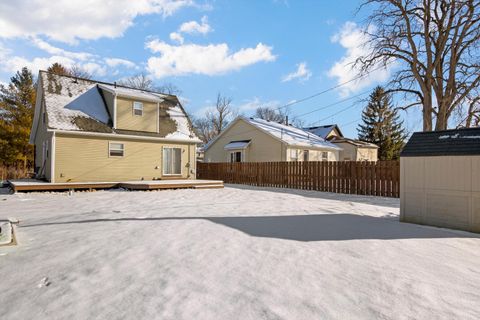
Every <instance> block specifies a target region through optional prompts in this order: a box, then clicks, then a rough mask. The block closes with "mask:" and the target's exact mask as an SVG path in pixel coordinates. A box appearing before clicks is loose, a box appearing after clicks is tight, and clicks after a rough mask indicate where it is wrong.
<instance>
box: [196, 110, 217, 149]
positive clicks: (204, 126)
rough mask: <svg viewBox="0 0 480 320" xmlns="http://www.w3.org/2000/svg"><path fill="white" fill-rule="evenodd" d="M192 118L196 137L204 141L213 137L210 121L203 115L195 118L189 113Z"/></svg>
mask: <svg viewBox="0 0 480 320" xmlns="http://www.w3.org/2000/svg"><path fill="white" fill-rule="evenodd" d="M190 119H191V120H192V124H193V127H194V128H195V131H196V133H197V135H198V137H199V138H200V139H201V140H202V141H203V142H204V143H207V142H208V141H210V140H212V139H213V138H214V137H215V134H214V131H213V126H212V123H211V122H210V121H209V120H208V119H207V118H205V117H202V118H196V117H194V116H191V115H190Z"/></svg>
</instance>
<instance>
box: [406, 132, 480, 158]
mask: <svg viewBox="0 0 480 320" xmlns="http://www.w3.org/2000/svg"><path fill="white" fill-rule="evenodd" d="M456 155H458V156H460V155H461V156H464V155H480V128H468V129H455V130H445V131H433V132H415V133H414V134H413V135H412V137H411V138H410V140H409V141H408V143H407V144H406V145H405V147H404V148H403V150H402V153H401V155H400V156H402V157H422V156H456Z"/></svg>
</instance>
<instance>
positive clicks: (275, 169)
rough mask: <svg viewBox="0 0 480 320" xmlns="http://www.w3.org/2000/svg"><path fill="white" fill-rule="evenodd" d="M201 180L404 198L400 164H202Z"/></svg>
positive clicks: (315, 162)
mask: <svg viewBox="0 0 480 320" xmlns="http://www.w3.org/2000/svg"><path fill="white" fill-rule="evenodd" d="M197 177H198V178H199V179H214V180H223V181H224V182H225V183H236V184H248V185H253V186H261V187H275V188H293V189H304V190H318V191H326V192H336V193H347V194H361V195H372V196H383V197H396V198H398V197H399V196H400V163H399V161H378V162H370V161H368V162H367V161H362V162H354V161H336V162H321V161H309V162H237V163H202V162H199V163H197Z"/></svg>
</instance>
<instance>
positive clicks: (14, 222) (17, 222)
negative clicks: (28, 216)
mask: <svg viewBox="0 0 480 320" xmlns="http://www.w3.org/2000/svg"><path fill="white" fill-rule="evenodd" d="M8 221H10V223H13V224H19V223H20V220H18V219H17V218H13V217H10V218H8Z"/></svg>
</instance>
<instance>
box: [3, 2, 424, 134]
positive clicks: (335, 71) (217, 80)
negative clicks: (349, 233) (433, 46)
mask: <svg viewBox="0 0 480 320" xmlns="http://www.w3.org/2000/svg"><path fill="white" fill-rule="evenodd" d="M358 5H359V1H357V0H342V1H326V0H325V1H323V0H322V1H314V0H311V1H306V0H305V1H292V0H290V1H287V0H285V1H282V0H277V1H275V0H263V1H260V0H259V1H226V0H216V1H208V0H207V1H194V0H180V1H172V0H138V1H127V0H118V1H95V0H83V1H74V0H72V1H61V2H55V1H24V0H21V1H11V2H7V1H5V2H2V3H0V81H1V82H4V83H5V82H8V79H9V77H10V76H11V75H12V74H13V73H14V71H15V70H17V69H19V68H21V67H22V66H24V65H26V66H28V67H29V68H31V69H32V70H33V71H34V72H37V71H38V69H45V68H46V67H47V66H48V65H50V64H51V63H52V62H54V61H59V62H61V63H63V64H65V65H73V64H76V65H79V66H80V67H82V68H84V69H85V70H88V71H89V72H90V73H92V74H93V78H94V79H97V80H104V81H111V82H112V81H116V80H119V79H122V78H124V77H128V76H131V75H134V74H137V73H140V72H145V73H147V74H149V75H150V76H151V77H152V79H153V80H154V81H155V82H156V83H157V84H162V83H165V82H169V83H173V84H175V85H176V86H178V87H179V88H180V89H181V90H182V94H181V96H182V99H183V100H184V105H185V108H186V109H187V110H188V111H189V112H190V113H192V114H194V115H197V116H199V115H201V114H202V113H203V112H204V111H205V110H207V109H208V108H209V107H211V106H212V104H213V101H214V100H215V97H216V95H217V93H222V94H223V95H225V96H229V97H231V98H232V99H233V104H234V106H235V108H237V109H239V112H240V113H243V114H245V115H251V113H252V112H253V111H254V109H255V108H256V107H258V106H271V107H280V106H282V105H284V104H287V103H290V102H292V101H295V100H299V99H301V98H304V97H307V96H310V95H313V94H315V93H318V92H320V91H323V90H325V89H328V88H330V87H333V86H335V85H337V84H339V83H343V82H345V81H348V80H350V79H351V78H353V77H354V76H355V72H354V70H351V68H350V65H349V62H351V61H352V59H354V58H355V57H357V56H359V55H361V53H362V52H363V51H362V50H363V49H362V48H361V44H362V42H363V41H364V38H362V37H363V35H362V34H361V32H360V31H359V22H360V21H361V19H362V16H361V15H355V12H356V9H357V7H358ZM362 14H365V12H363V13H362ZM18 17H22V19H18ZM389 72H390V71H389V70H379V71H378V72H374V73H372V74H370V75H369V76H367V77H365V78H362V79H361V81H356V82H352V83H349V84H348V85H345V86H341V87H340V88H338V89H336V90H332V91H330V92H328V93H325V94H322V95H319V96H318V97H315V98H313V99H310V100H308V101H305V102H302V103H298V104H294V105H292V106H290V107H289V111H290V113H291V114H292V115H301V114H304V113H308V112H311V111H313V110H316V109H319V108H322V107H325V106H328V105H330V104H334V103H337V102H339V101H343V100H346V101H344V102H343V103H338V104H335V105H332V106H330V107H328V108H325V109H323V110H320V111H316V112H312V113H310V114H308V115H306V116H303V117H301V119H302V120H304V121H305V123H306V124H330V123H337V124H339V125H340V127H341V128H342V130H343V131H344V133H345V134H346V135H348V136H350V137H356V124H357V122H358V120H359V119H360V114H361V109H362V106H363V105H364V104H362V103H355V102H356V101H357V100H358V99H359V98H362V97H366V96H367V94H363V95H361V94H362V93H364V92H368V91H369V90H370V89H371V88H372V86H374V85H376V84H381V83H384V82H385V80H387V79H388V76H389ZM358 95H360V97H358V98H355V97H356V96H358ZM347 99H349V100H347ZM342 110H344V111H342ZM416 115H417V114H416V113H415V112H413V113H411V114H410V115H402V116H404V118H405V120H406V126H407V129H409V130H416V129H419V127H420V122H419V121H417V119H418V117H417V116H416Z"/></svg>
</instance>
